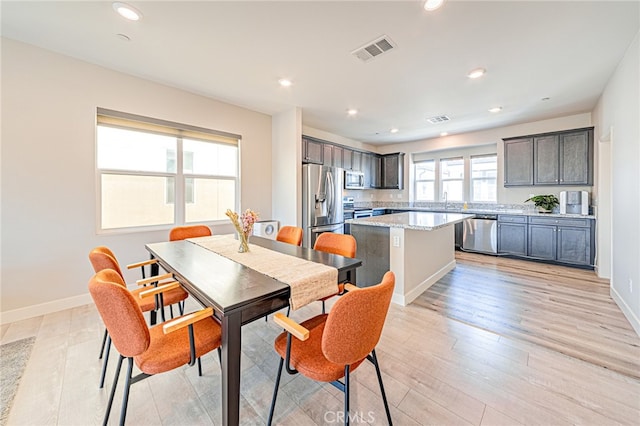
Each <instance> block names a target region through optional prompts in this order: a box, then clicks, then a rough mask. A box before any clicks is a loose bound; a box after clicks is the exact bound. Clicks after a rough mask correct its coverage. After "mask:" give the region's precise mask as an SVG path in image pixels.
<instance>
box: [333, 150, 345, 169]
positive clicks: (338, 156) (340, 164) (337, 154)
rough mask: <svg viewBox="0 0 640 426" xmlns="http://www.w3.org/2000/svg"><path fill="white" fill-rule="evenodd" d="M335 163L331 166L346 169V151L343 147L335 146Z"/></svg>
mask: <svg viewBox="0 0 640 426" xmlns="http://www.w3.org/2000/svg"><path fill="white" fill-rule="evenodd" d="M332 149H333V163H332V164H331V165H332V166H333V167H340V168H344V165H343V162H342V161H343V158H342V155H343V154H344V149H343V148H342V147H341V146H338V145H333V147H332Z"/></svg>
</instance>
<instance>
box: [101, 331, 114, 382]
mask: <svg viewBox="0 0 640 426" xmlns="http://www.w3.org/2000/svg"><path fill="white" fill-rule="evenodd" d="M105 332H106V330H105ZM106 346H107V350H106V351H105V354H104V359H103V360H102V373H101V374H100V386H99V388H100V389H102V388H103V387H104V379H105V377H106V375H107V364H108V363H109V351H110V350H111V336H109V334H108V333H107V342H106Z"/></svg>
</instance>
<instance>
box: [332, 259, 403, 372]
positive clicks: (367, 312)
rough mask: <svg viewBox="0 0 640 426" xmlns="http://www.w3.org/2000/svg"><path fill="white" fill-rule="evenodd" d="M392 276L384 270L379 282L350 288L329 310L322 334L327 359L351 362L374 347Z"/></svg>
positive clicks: (378, 335)
mask: <svg viewBox="0 0 640 426" xmlns="http://www.w3.org/2000/svg"><path fill="white" fill-rule="evenodd" d="M395 282H396V277H395V275H394V274H393V272H391V271H388V272H387V273H385V274H384V276H383V277H382V282H381V283H380V284H378V285H375V286H372V287H364V288H360V289H358V290H354V291H350V292H348V293H346V294H344V295H342V296H341V297H339V298H338V300H337V301H336V303H335V304H334V305H333V306H332V307H331V311H329V317H328V318H327V322H326V323H325V326H324V332H323V335H322V352H323V353H324V356H325V357H326V358H327V359H328V360H329V361H331V362H334V363H336V364H341V365H347V364H353V363H354V362H357V361H360V360H361V359H363V358H365V357H366V356H367V355H368V354H370V353H371V351H372V350H374V349H375V347H376V345H377V344H378V341H379V340H380V335H381V334H382V328H383V326H384V321H385V319H386V317H387V312H388V311H389V304H390V303H391V296H392V295H393V287H394V285H395Z"/></svg>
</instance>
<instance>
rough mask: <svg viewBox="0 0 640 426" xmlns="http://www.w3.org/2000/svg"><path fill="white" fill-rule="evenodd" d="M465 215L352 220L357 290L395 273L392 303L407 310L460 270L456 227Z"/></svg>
mask: <svg viewBox="0 0 640 426" xmlns="http://www.w3.org/2000/svg"><path fill="white" fill-rule="evenodd" d="M472 217H474V215H473V214H461V213H426V212H407V213H396V214H389V215H384V216H374V217H367V218H361V219H352V220H349V221H347V222H348V223H350V225H351V234H352V235H353V236H354V237H355V238H356V241H357V242H358V252H357V257H358V258H359V259H361V260H362V267H361V268H360V269H358V275H357V280H358V281H357V285H358V286H361V287H362V286H371V285H375V284H377V283H379V282H380V281H381V280H382V275H384V273H385V272H386V271H388V270H391V271H393V272H394V273H395V275H396V285H395V288H394V291H393V297H392V299H391V300H392V301H393V302H394V303H397V304H399V305H402V306H406V305H408V304H409V303H411V302H412V301H413V300H415V299H416V297H418V296H419V295H420V294H422V293H423V292H424V291H425V290H426V289H428V288H429V287H430V286H431V285H432V284H434V283H435V282H436V281H438V280H439V279H440V278H442V277H443V276H444V275H445V274H446V273H447V272H449V271H451V270H452V269H453V268H455V266H456V259H455V247H454V226H453V225H455V224H456V223H458V222H462V221H464V220H465V219H470V218H472Z"/></svg>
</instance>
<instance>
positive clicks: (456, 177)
mask: <svg viewBox="0 0 640 426" xmlns="http://www.w3.org/2000/svg"><path fill="white" fill-rule="evenodd" d="M440 184H441V185H442V191H441V194H442V198H443V199H444V198H446V199H447V201H464V159H463V158H462V157H458V158H445V159H441V160H440ZM445 194H446V195H445Z"/></svg>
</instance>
